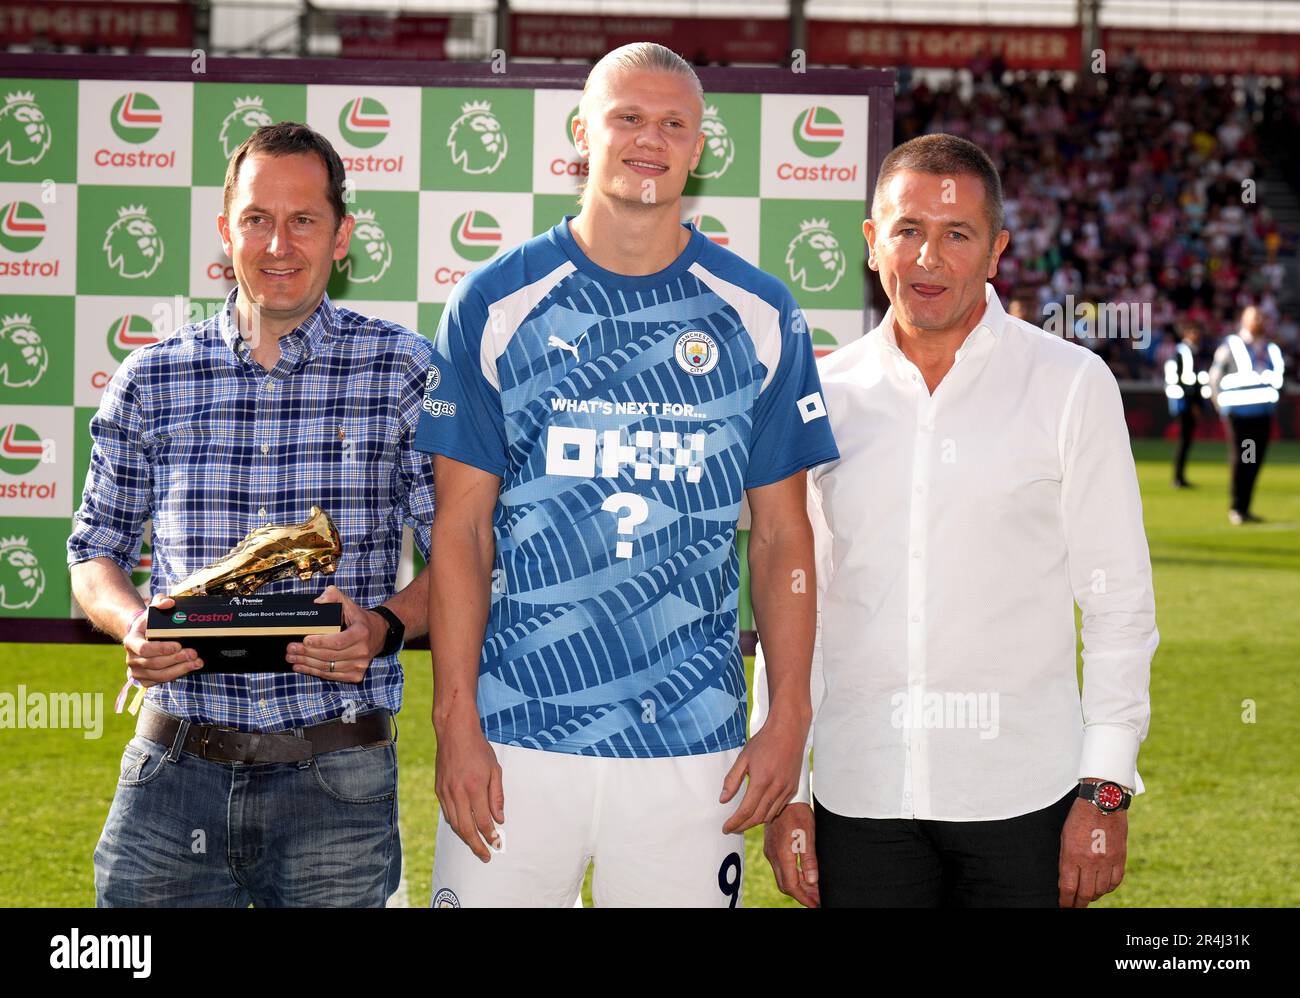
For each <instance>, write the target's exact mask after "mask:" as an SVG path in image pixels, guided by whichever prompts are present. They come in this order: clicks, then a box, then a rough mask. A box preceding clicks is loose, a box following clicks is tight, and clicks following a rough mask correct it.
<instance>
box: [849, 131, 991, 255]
mask: <svg viewBox="0 0 1300 998" xmlns="http://www.w3.org/2000/svg"><path fill="white" fill-rule="evenodd" d="M902 170H915V171H916V172H918V173H930V174H934V175H937V176H941V177H953V176H961V175H965V176H975V177H978V178H979V179H980V181H981V182H982V183H983V184H984V213H985V216H986V217H987V219H988V223H989V244H990V245H992V243H993V241H994V240H995V239H997V236H998V233H999V232H1001V231H1002V225H1003V222H1004V221H1005V218H1006V215H1005V212H1004V210H1003V207H1002V178H1001V177H999V176H998V171H997V167H995V166H994V165H993V161H992V160H991V159H989V157H988V154H987V153H986V152H985V151H984V150H983V149H981V148H980V147H979V146H977V145H976V144H975V143H974V142H971V141H969V140H968V139H963V138H961V137H960V136H957V135H949V134H948V133H946V132H936V133H935V134H933V135H921V136H918V137H917V138H915V139H911V140H910V141H908V142H904V143H903V144H902V145H901V146H899V147H898V148H896V149H894V150H893V151H892V152H890V154H889V155H888V156H886V157H885V161H884V162H883V163H881V164H880V176H878V177H877V178H876V190H875V193H874V194H872V197H871V217H872V218H874V219H879V218H880V214H881V212H882V211H883V210H884V205H883V204H882V203H881V202H882V199H883V198H884V192H885V189H886V188H887V187H888V186H889V182H890V180H892V179H893V177H894V174H896V173H899V172H900V171H902Z"/></svg>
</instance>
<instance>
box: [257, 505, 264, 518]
mask: <svg viewBox="0 0 1300 998" xmlns="http://www.w3.org/2000/svg"><path fill="white" fill-rule="evenodd" d="M257 515H258V516H260V517H261V518H262V519H266V507H265V506H262V507H259V508H258V510H257Z"/></svg>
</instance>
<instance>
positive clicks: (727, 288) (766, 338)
mask: <svg viewBox="0 0 1300 998" xmlns="http://www.w3.org/2000/svg"><path fill="white" fill-rule="evenodd" d="M688 269H689V270H690V272H691V273H692V274H694V275H695V276H696V277H697V278H698V279H699V281H700V283H701V284H703V285H704V286H705V287H707V288H708V289H709V290H710V291H712V292H713V293H714V294H715V295H717V296H718V297H719V298H721V299H722V300H723V301H725V302H726V303H727V304H728V305H730V306H731V307H732V308H734V309H735V310H736V313H737V314H738V315H739V316H740V321H741V322H742V323H744V326H745V329H746V330H748V331H749V335H750V336H751V337H752V338H753V340H754V352H755V353H756V354H758V361H759V363H760V364H762V365H763V367H764V368H766V369H767V373H766V374H765V375H763V384H762V386H761V387H760V388H759V390H758V391H759V394H760V395H761V394H762V393H763V391H764V390H765V389H766V388H767V385H768V382H770V381H771V380H772V378H773V377H774V376H775V375H776V370H777V367H778V366H779V365H780V363H781V313H780V312H779V311H777V309H776V308H774V307H773V306H771V305H769V304H768V303H767V302H765V301H763V299H762V298H760V297H759V296H758V295H756V294H754V292H752V291H746V290H745V289H744V288H742V287H740V286H739V285H737V284H732V283H731V282H730V281H725V280H723V279H722V278H721V277H719V276H718V275H717V274H715V273H713V271H711V270H709V269H708V268H707V267H704V266H702V265H701V264H700V262H699V261H698V260H697V261H696V262H695V263H693V264H691V265H690V267H689V268H688ZM804 422H807V420H804Z"/></svg>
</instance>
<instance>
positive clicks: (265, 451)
mask: <svg viewBox="0 0 1300 998" xmlns="http://www.w3.org/2000/svg"><path fill="white" fill-rule="evenodd" d="M270 451H271V445H270V444H262V453H263V454H269V453H270Z"/></svg>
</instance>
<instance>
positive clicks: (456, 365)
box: [415, 281, 506, 477]
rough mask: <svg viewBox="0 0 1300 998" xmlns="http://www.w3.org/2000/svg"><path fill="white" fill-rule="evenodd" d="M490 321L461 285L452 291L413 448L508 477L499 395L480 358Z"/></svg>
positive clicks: (427, 379) (478, 300) (476, 299)
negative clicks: (485, 372)
mask: <svg viewBox="0 0 1300 998" xmlns="http://www.w3.org/2000/svg"><path fill="white" fill-rule="evenodd" d="M488 322H489V315H488V309H487V306H486V305H484V304H483V302H482V300H481V297H480V296H479V295H478V294H476V293H475V292H474V290H473V288H472V287H470V286H469V285H468V284H467V283H466V282H464V281H462V282H461V283H460V284H459V285H457V286H456V289H455V291H453V292H452V296H451V300H450V301H448V302H447V308H446V310H445V311H444V312H443V313H442V321H441V323H439V325H438V335H437V337H436V338H435V340H434V356H433V363H432V364H431V365H430V367H429V370H428V372H427V373H426V375H425V383H424V400H423V402H422V403H421V406H420V408H421V412H420V424H419V426H418V427H417V428H416V433H415V447H416V449H417V450H421V451H424V452H425V453H428V454H442V455H443V456H444V457H449V458H452V459H453V460H456V461H460V462H462V463H463V464H472V465H473V466H474V467H476V468H481V469H482V470H483V471H486V472H489V473H490V474H493V475H497V476H500V477H504V476H505V473H506V433H505V416H504V414H503V413H502V409H501V391H500V388H499V386H498V385H496V384H493V383H492V382H491V381H489V380H488V378H487V377H486V376H485V375H484V372H483V367H482V360H481V359H480V358H481V356H482V352H483V351H482V346H483V338H484V337H485V336H487V335H488V328H487V327H488Z"/></svg>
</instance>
